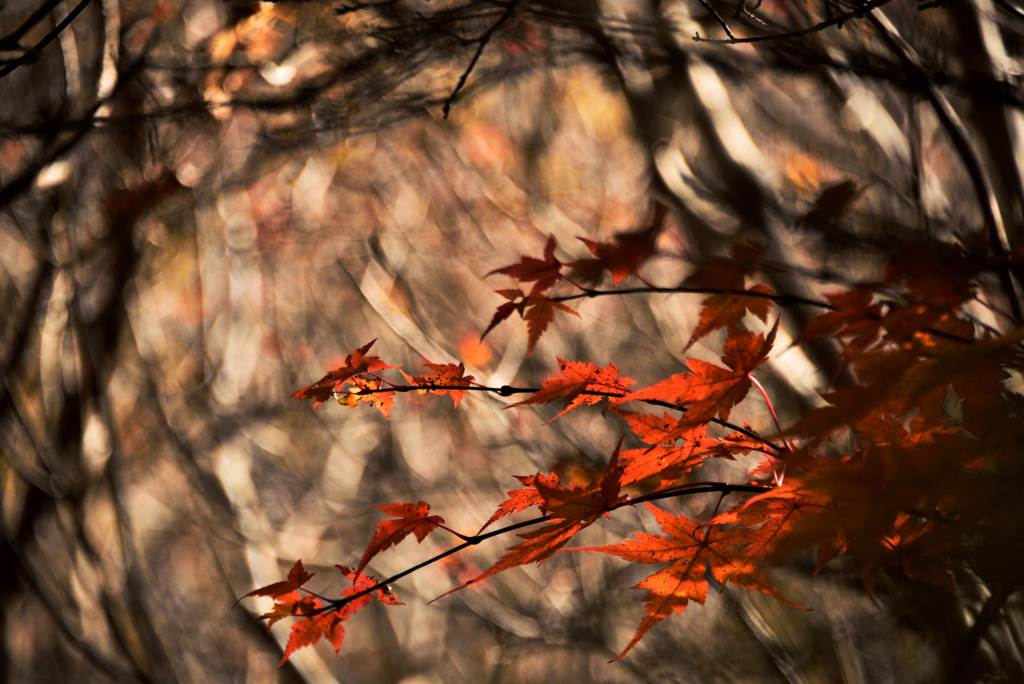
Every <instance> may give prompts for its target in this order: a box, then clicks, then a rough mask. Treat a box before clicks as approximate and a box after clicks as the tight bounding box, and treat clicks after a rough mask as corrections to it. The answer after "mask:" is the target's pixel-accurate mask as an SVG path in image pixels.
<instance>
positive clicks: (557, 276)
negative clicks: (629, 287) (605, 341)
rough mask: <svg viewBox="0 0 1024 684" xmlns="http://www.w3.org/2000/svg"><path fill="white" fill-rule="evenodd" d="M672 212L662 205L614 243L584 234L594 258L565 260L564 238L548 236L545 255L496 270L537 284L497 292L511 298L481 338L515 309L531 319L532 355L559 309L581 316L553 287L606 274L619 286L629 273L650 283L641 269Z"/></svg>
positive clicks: (590, 280) (528, 323)
mask: <svg viewBox="0 0 1024 684" xmlns="http://www.w3.org/2000/svg"><path fill="white" fill-rule="evenodd" d="M667 212H668V208H667V207H666V206H665V205H664V204H661V203H658V204H656V205H655V208H654V212H653V213H652V215H651V218H650V219H649V220H648V221H647V224H646V225H645V226H644V227H643V228H641V229H639V230H635V231H626V232H623V233H617V234H615V236H613V238H612V242H597V241H595V240H590V239H588V238H579V239H580V241H581V242H583V244H585V245H586V246H587V248H588V249H589V250H590V253H591V254H593V255H594V258H592V259H578V260H576V261H570V262H568V263H563V262H562V261H560V260H559V259H558V258H557V257H556V256H555V249H556V248H557V247H558V242H557V241H556V240H555V238H554V236H551V237H549V238H548V241H547V244H545V245H544V256H543V257H542V258H540V259H537V258H536V257H529V256H524V257H522V258H521V259H520V260H519V262H518V263H515V264H511V265H509V266H505V267H504V268H496V269H494V270H493V271H491V272H490V273H488V274H487V275H489V276H490V275H494V274H495V273H501V274H502V275H507V276H510V277H512V278H515V279H516V280H518V281H519V282H521V283H533V287H531V288H530V291H529V292H525V293H524V292H523V291H522V290H521V289H519V288H515V289H504V290H497V294H499V295H501V296H502V297H504V298H505V299H507V300H508V301H507V302H506V303H504V304H502V305H500V306H499V307H498V309H497V311H495V312H494V316H493V317H492V318H491V322H490V324H489V325H488V326H487V329H486V330H484V334H483V335H482V336H481V338H482V337H485V336H486V335H487V333H489V332H490V331H491V330H493V329H494V328H495V326H497V325H498V324H499V323H501V322H502V321H504V320H505V319H507V318H508V317H509V316H511V315H512V314H513V313H518V314H519V315H520V316H521V317H522V319H523V320H525V321H526V326H527V331H528V333H529V335H528V340H529V341H528V347H527V354H529V355H532V354H533V350H534V348H535V347H536V346H537V342H538V340H540V337H541V335H543V334H544V332H545V331H546V330H547V329H548V326H550V325H551V322H552V321H553V320H555V312H556V311H561V312H563V313H568V314H572V315H573V316H576V317H577V318H579V313H577V312H576V311H574V310H573V309H571V308H569V307H568V306H566V305H565V304H563V303H562V302H560V301H558V299H556V298H552V297H550V296H549V295H548V293H549V291H550V290H551V289H552V288H554V287H555V286H556V285H558V284H559V283H561V282H563V281H567V282H570V283H573V284H576V283H575V281H576V280H578V281H580V282H584V283H588V284H590V285H593V284H596V283H597V282H599V281H600V280H601V278H602V277H603V275H604V273H605V272H608V273H609V274H610V275H611V277H612V283H613V284H614V285H618V284H619V283H620V282H622V281H623V280H625V279H626V278H628V277H629V276H635V277H637V278H639V279H640V280H641V281H643V282H644V283H646V282H647V281H645V280H644V279H643V278H642V277H641V276H640V273H639V271H640V267H641V266H642V265H643V264H644V262H645V261H647V260H648V259H650V258H651V257H652V256H654V251H655V245H654V243H655V241H656V240H657V239H658V235H659V233H661V230H662V228H663V227H664V225H665V215H666V213H667ZM563 266H566V267H568V268H570V269H572V271H571V272H570V275H569V276H566V275H563V274H562V267H563ZM576 286H577V287H579V288H581V289H583V290H584V291H586V288H583V287H582V286H580V285H578V284H577V285H576Z"/></svg>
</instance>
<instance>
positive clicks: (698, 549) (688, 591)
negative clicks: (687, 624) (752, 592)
mask: <svg viewBox="0 0 1024 684" xmlns="http://www.w3.org/2000/svg"><path fill="white" fill-rule="evenodd" d="M647 508H648V509H649V510H650V511H651V513H653V514H654V517H655V518H656V519H657V521H658V524H660V525H661V529H662V530H663V531H664V532H665V533H666V534H667V536H661V535H655V534H646V533H643V532H636V533H635V534H636V536H637V537H638V539H635V540H628V541H624V542H620V543H618V544H614V545H611V546H592V547H586V548H582V549H572V550H574V551H600V552H602V553H610V554H612V555H615V556H618V557H619V558H623V559H625V560H628V561H632V562H634V563H644V564H647V565H650V564H655V563H671V565H669V566H668V567H667V568H665V569H664V570H661V571H659V572H656V573H654V574H653V575H651V576H650V577H648V578H647V579H645V580H644V581H643V582H641V583H640V584H637V585H636V586H634V587H633V589H646V590H647V596H646V597H644V602H645V603H646V605H645V608H646V609H647V613H648V614H647V617H645V618H644V619H643V620H642V621H641V622H640V627H639V628H638V629H637V631H636V634H635V635H633V639H632V640H631V641H630V642H629V644H627V645H626V648H625V649H624V650H623V651H622V653H620V654H619V657H618V658H616V660H619V659H621V658H622V657H623V656H625V655H626V654H627V653H629V651H630V649H632V648H633V646H635V645H636V643H637V642H638V641H640V639H642V638H643V636H644V635H645V634H647V632H648V631H650V629H651V627H653V626H654V625H656V624H658V623H659V622H660V621H662V620H663V619H665V618H666V617H668V616H670V615H672V614H674V613H681V612H683V611H684V610H685V609H686V607H687V605H688V604H689V602H690V601H696V602H697V603H700V604H703V603H704V601H705V599H706V598H707V595H708V579H707V577H708V572H710V573H711V574H712V575H713V576H714V578H715V579H716V580H717V581H718V582H720V583H722V584H725V583H726V582H731V583H733V584H734V585H736V586H740V587H746V588H748V589H756V590H757V591H760V592H763V593H765V594H768V595H769V596H774V597H775V598H777V599H779V600H780V601H783V602H785V603H789V604H790V605H794V604H792V603H790V602H789V601H787V600H786V598H785V597H783V596H782V594H780V593H779V591H778V590H777V589H776V588H775V587H774V586H773V585H772V583H771V581H770V580H769V579H768V578H767V577H766V576H765V575H764V573H763V572H762V571H761V569H760V568H759V567H758V566H757V565H755V563H754V562H752V561H751V560H750V559H749V558H748V557H747V556H746V554H744V553H743V552H742V550H739V549H737V548H736V542H735V541H734V540H731V539H730V538H729V537H728V536H727V535H719V534H718V526H717V525H712V524H708V525H701V524H700V523H692V522H690V521H689V520H687V519H686V518H685V517H684V516H674V515H672V514H670V513H667V512H665V511H663V510H661V509H660V508H658V507H657V506H653V505H651V504H650V503H648V504H647Z"/></svg>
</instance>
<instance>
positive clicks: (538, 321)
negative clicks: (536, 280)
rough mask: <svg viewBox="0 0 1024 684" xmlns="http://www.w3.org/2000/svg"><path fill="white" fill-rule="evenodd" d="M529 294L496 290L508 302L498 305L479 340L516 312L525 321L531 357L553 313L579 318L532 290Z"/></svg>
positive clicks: (528, 353) (567, 309) (574, 313)
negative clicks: (562, 313)
mask: <svg viewBox="0 0 1024 684" xmlns="http://www.w3.org/2000/svg"><path fill="white" fill-rule="evenodd" d="M536 289H537V288H534V290H536ZM530 292H531V293H530V294H529V295H524V294H523V291H522V290H519V289H514V290H497V293H498V294H500V295H501V296H502V297H504V298H505V299H508V300H509V301H508V302H505V303H504V304H502V305H500V306H499V307H498V309H497V311H495V312H494V316H493V317H492V318H491V322H490V324H489V325H488V326H487V329H486V330H484V334H483V335H481V336H480V339H481V340H482V339H483V338H484V337H486V336H487V333H489V332H491V330H493V329H494V327H495V326H496V325H498V324H499V323H501V322H502V321H504V320H505V319H506V318H508V317H509V316H511V315H512V314H513V313H514V312H516V311H518V312H519V315H520V316H521V317H522V318H523V320H525V321H526V327H527V330H528V331H529V338H528V340H529V346H528V347H527V356H532V355H533V349H534V347H536V346H537V341H538V340H540V336H541V335H543V334H544V331H545V330H547V329H548V326H549V325H551V321H553V320H554V319H555V311H562V312H564V313H570V314H572V315H573V316H575V317H576V318H580V315H579V314H578V313H577V312H576V311H573V310H572V309H570V308H569V307H567V306H566V305H565V304H562V303H561V302H558V301H555V300H554V299H549V298H548V297H544V296H543V295H534V294H533V290H531V291H530Z"/></svg>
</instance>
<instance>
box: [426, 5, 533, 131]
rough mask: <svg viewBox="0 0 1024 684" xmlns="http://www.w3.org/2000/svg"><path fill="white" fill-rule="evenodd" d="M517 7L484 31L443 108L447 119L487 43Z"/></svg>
mask: <svg viewBox="0 0 1024 684" xmlns="http://www.w3.org/2000/svg"><path fill="white" fill-rule="evenodd" d="M517 5H518V3H517V2H513V3H510V4H509V5H508V7H506V8H505V11H504V12H503V13H502V15H501V16H500V17H499V18H498V21H496V22H495V23H494V24H493V25H492V26H491V27H490V28H489V29H487V30H486V31H484V34H483V35H482V36H480V41H479V45H477V48H476V52H474V53H473V59H471V60H469V66H467V67H466V70H465V71H464V72H463V73H462V76H461V77H460V78H459V82H458V83H457V84H455V90H453V91H452V94H451V95H449V96H448V99H447V100H445V102H444V106H443V107H442V108H441V111H443V112H444V118H445V119H447V118H448V114H449V112H451V110H452V103H453V102H454V101H455V96H456V95H458V94H459V91H460V90H462V87H463V86H464V85H466V79H467V78H469V74H470V73H471V72H472V71H473V67H475V66H476V63H477V60H479V59H480V55H482V54H483V52H484V48H485V47H487V43H489V42H490V40H491V36H493V35H494V33H495V32H496V31H497V30H498V29H500V28H501V27H502V26H503V25H504V24H505V22H507V21H508V20H509V19H511V18H512V16H513V15H514V14H515V12H516V6H517Z"/></svg>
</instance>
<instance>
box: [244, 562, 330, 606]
mask: <svg viewBox="0 0 1024 684" xmlns="http://www.w3.org/2000/svg"><path fill="white" fill-rule="evenodd" d="M315 574H316V573H315V572H314V573H309V572H306V568H305V566H303V565H302V560H297V561H295V565H293V566H292V569H291V570H289V571H288V579H287V580H286V581H284V582H274V583H273V584H268V585H267V586H265V587H261V588H259V589H254V590H253V591H250V592H249V593H248V594H246V595H245V596H243V597H242V598H249V597H250V596H269V597H271V598H274V599H276V598H278V597H280V596H284V595H286V594H290V593H292V592H294V591H295V590H296V589H298V588H299V587H301V586H302V585H303V584H305V583H306V582H308V581H309V580H310V579H312V577H313V576H314V575H315ZM238 600H239V601H241V600H242V599H238Z"/></svg>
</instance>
